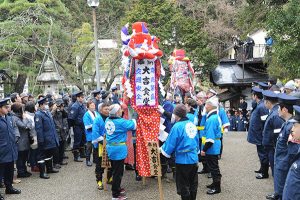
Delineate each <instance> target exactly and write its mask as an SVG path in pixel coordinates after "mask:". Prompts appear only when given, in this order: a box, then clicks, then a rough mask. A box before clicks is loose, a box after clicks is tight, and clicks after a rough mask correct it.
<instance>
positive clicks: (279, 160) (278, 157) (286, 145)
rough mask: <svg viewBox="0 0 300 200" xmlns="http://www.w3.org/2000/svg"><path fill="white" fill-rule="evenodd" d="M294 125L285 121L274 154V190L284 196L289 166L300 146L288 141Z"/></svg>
mask: <svg viewBox="0 0 300 200" xmlns="http://www.w3.org/2000/svg"><path fill="white" fill-rule="evenodd" d="M292 127H293V123H292V122H290V121H286V122H285V123H283V125H282V128H281V131H280V133H279V136H278V140H277V143H276V149H275V156H274V191H275V193H277V194H279V195H280V196H282V193H283V187H284V185H285V180H286V176H287V174H288V171H289V168H290V166H291V164H292V161H293V160H294V158H295V156H296V154H297V152H298V149H299V148H300V145H299V144H296V143H292V142H288V138H289V135H290V133H291V129H292Z"/></svg>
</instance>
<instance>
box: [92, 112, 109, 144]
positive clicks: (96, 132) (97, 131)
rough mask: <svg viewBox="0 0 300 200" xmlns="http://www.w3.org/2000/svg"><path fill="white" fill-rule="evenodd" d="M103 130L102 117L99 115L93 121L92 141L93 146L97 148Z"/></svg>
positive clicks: (101, 138) (103, 132)
mask: <svg viewBox="0 0 300 200" xmlns="http://www.w3.org/2000/svg"><path fill="white" fill-rule="evenodd" d="M105 131H106V130H105V123H104V120H103V117H102V116H101V115H99V116H98V117H96V118H95V120H94V122H93V131H92V143H93V145H94V147H95V148H98V143H99V142H101V141H103V139H104V134H105Z"/></svg>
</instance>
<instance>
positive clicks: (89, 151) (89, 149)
mask: <svg viewBox="0 0 300 200" xmlns="http://www.w3.org/2000/svg"><path fill="white" fill-rule="evenodd" d="M92 152H93V145H92V142H86V149H85V156H86V158H87V159H88V160H90V159H91V155H92ZM97 153H98V152H97Z"/></svg>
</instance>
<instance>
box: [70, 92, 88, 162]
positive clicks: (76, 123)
mask: <svg viewBox="0 0 300 200" xmlns="http://www.w3.org/2000/svg"><path fill="white" fill-rule="evenodd" d="M74 96H76V102H75V103H74V104H73V105H72V106H71V109H70V113H69V116H68V119H69V125H70V126H71V127H73V132H74V144H73V155H74V161H75V162H82V160H81V159H80V157H81V158H85V151H84V144H85V132H84V124H83V116H84V114H85V112H86V108H85V106H84V105H83V102H84V95H83V92H82V91H79V92H76V93H74ZM79 153H80V154H79Z"/></svg>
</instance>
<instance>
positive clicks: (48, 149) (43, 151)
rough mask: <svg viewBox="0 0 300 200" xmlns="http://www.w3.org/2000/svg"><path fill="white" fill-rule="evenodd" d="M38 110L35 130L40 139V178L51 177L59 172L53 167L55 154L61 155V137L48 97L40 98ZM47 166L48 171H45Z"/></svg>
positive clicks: (35, 118) (35, 117)
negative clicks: (51, 174)
mask: <svg viewBox="0 0 300 200" xmlns="http://www.w3.org/2000/svg"><path fill="white" fill-rule="evenodd" d="M38 105H39V108H38V111H37V112H36V113H35V116H34V121H35V131H36V133H37V141H38V166H39V169H40V178H42V179H49V176H48V174H50V173H57V172H58V170H56V169H54V168H53V162H52V160H53V156H58V155H59V150H58V147H59V139H58V137H57V133H56V128H55V124H54V120H53V118H52V115H51V113H50V112H49V109H48V101H47V97H44V98H41V99H40V100H38ZM45 166H46V169H47V173H46V172H45Z"/></svg>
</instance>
